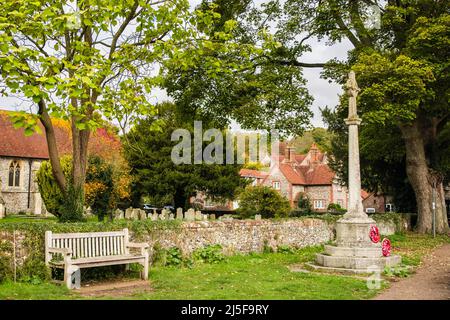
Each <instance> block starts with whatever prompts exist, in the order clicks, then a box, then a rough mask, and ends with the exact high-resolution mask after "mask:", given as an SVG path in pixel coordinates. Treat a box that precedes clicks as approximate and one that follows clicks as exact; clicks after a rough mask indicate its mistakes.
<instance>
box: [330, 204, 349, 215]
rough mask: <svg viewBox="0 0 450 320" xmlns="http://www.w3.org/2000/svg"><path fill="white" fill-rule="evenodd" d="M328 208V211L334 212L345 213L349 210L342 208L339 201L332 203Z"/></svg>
mask: <svg viewBox="0 0 450 320" xmlns="http://www.w3.org/2000/svg"><path fill="white" fill-rule="evenodd" d="M327 209H328V212H330V213H333V214H344V213H346V212H347V210H346V209H344V208H342V207H341V206H340V205H339V204H338V203H330V204H329V205H328V208H327Z"/></svg>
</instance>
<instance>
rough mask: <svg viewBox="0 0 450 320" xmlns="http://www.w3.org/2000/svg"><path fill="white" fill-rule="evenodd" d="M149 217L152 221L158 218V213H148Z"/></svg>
mask: <svg viewBox="0 0 450 320" xmlns="http://www.w3.org/2000/svg"><path fill="white" fill-rule="evenodd" d="M150 219H151V220H152V221H156V220H158V214H157V213H150Z"/></svg>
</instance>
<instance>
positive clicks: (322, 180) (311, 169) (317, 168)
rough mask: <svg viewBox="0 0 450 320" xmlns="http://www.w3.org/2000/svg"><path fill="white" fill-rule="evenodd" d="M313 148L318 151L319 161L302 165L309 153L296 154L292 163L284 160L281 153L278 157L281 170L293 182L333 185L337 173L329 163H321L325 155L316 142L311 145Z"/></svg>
mask: <svg viewBox="0 0 450 320" xmlns="http://www.w3.org/2000/svg"><path fill="white" fill-rule="evenodd" d="M311 149H312V150H315V152H317V160H318V162H316V163H309V165H301V163H302V162H303V160H304V159H305V158H306V156H307V155H304V154H301V155H300V154H295V155H294V159H295V162H293V163H292V162H288V161H284V160H285V156H284V155H282V154H281V155H280V156H279V158H278V159H279V168H280V171H281V172H282V173H283V175H284V176H285V177H286V179H287V180H288V181H289V182H290V183H291V184H300V185H331V184H332V183H333V179H334V177H335V173H334V172H333V171H332V170H331V169H330V167H329V166H328V165H327V164H325V163H321V162H322V161H323V159H324V157H325V155H324V154H323V153H322V152H320V151H318V149H317V147H316V146H315V145H314V144H313V145H312V146H311Z"/></svg>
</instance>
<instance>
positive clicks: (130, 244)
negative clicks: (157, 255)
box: [127, 242, 149, 257]
mask: <svg viewBox="0 0 450 320" xmlns="http://www.w3.org/2000/svg"><path fill="white" fill-rule="evenodd" d="M148 247H149V245H148V243H134V242H128V244H127V248H138V249H141V255H143V256H147V257H148V251H147V249H148Z"/></svg>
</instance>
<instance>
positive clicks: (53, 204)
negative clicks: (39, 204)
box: [36, 156, 72, 217]
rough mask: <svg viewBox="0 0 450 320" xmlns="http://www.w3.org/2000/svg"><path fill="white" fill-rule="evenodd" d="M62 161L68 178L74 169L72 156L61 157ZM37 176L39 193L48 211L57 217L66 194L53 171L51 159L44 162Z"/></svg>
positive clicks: (59, 214)
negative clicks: (60, 187)
mask: <svg viewBox="0 0 450 320" xmlns="http://www.w3.org/2000/svg"><path fill="white" fill-rule="evenodd" d="M60 163H61V167H62V170H63V173H64V176H65V177H66V179H68V178H69V177H70V172H71V170H72V158H71V157H70V156H64V157H61V159H60ZM36 178H37V183H38V187H39V193H40V194H41V197H42V200H43V201H44V203H45V207H46V209H47V211H49V212H50V213H51V214H53V215H55V216H57V217H60V216H61V210H60V209H61V206H62V204H63V203H64V196H63V194H62V192H61V190H60V189H59V187H58V185H57V184H56V181H55V178H54V177H53V173H52V166H51V164H50V162H49V161H44V162H42V164H41V166H40V168H39V170H38V172H37V173H36Z"/></svg>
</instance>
